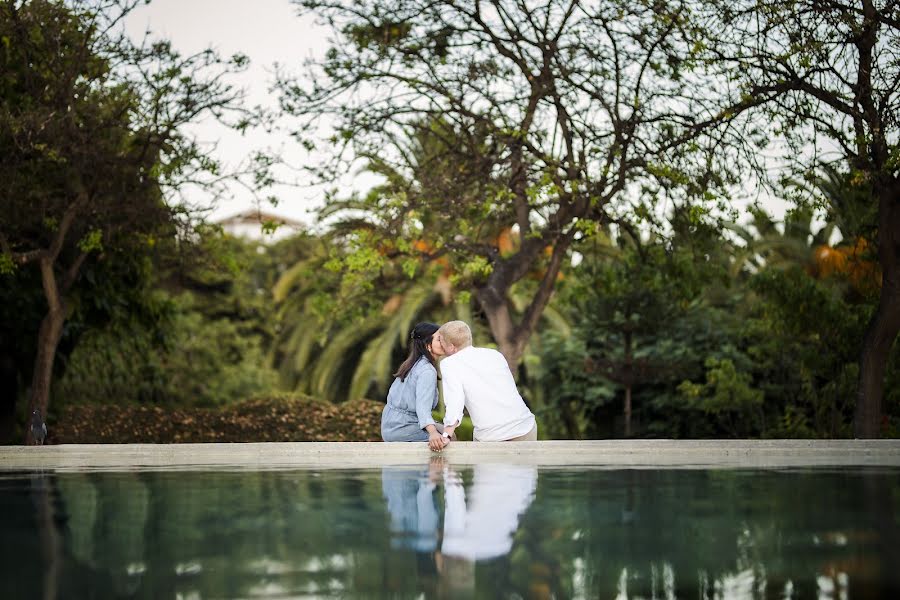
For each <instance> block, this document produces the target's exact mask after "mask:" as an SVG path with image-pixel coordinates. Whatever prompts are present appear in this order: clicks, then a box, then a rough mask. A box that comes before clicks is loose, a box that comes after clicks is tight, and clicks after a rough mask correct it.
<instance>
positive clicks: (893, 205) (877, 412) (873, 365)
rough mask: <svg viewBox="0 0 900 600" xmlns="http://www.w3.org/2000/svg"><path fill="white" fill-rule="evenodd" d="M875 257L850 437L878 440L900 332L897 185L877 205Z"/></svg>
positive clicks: (899, 202) (899, 197)
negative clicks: (873, 299) (877, 287)
mask: <svg viewBox="0 0 900 600" xmlns="http://www.w3.org/2000/svg"><path fill="white" fill-rule="evenodd" d="M878 258H879V262H880V263H881V295H880V298H879V301H878V310H877V311H875V314H874V315H873V316H872V320H871V321H870V322H869V327H868V329H867V330H866V335H865V337H864V338H863V345H862V352H861V353H860V358H859V389H858V392H857V396H856V414H855V415H854V418H853V434H854V435H855V436H856V437H858V438H877V437H880V434H881V403H882V398H883V395H884V376H885V371H886V369H887V361H888V358H889V357H890V353H891V347H892V346H893V345H894V341H895V340H896V339H897V334H898V332H900V183H897V182H894V185H893V186H890V187H889V188H887V189H886V190H885V191H884V192H883V193H882V197H881V199H880V202H879V215H878Z"/></svg>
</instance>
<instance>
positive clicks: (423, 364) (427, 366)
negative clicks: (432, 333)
mask: <svg viewBox="0 0 900 600" xmlns="http://www.w3.org/2000/svg"><path fill="white" fill-rule="evenodd" d="M411 372H412V373H415V374H416V375H419V374H421V373H434V374H435V375H437V369H435V368H434V365H433V364H431V361H430V360H428V359H427V358H425V357H424V356H422V357H420V358H419V360H417V361H416V364H414V365H413V368H412V369H411Z"/></svg>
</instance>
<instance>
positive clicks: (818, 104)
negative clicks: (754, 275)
mask: <svg viewBox="0 0 900 600" xmlns="http://www.w3.org/2000/svg"><path fill="white" fill-rule="evenodd" d="M708 7H709V9H710V11H711V12H709V13H707V15H706V16H707V17H709V20H708V21H707V22H708V23H709V24H710V41H709V42H708V48H707V50H708V54H707V57H706V58H707V60H708V61H709V64H711V65H714V68H716V69H720V72H723V73H725V74H726V76H727V77H728V78H729V80H730V81H731V82H733V83H734V84H735V85H734V86H732V88H731V89H733V91H734V93H735V94H736V95H740V96H741V97H747V98H754V99H756V100H757V101H762V104H763V105H764V108H765V109H766V110H765V114H766V115H767V117H769V118H771V119H772V120H773V121H774V122H775V123H776V128H777V129H776V131H775V133H778V132H781V133H783V134H784V138H785V140H786V142H787V144H788V148H789V150H790V151H791V157H792V159H793V161H792V162H793V165H794V166H795V167H796V168H797V169H798V170H801V171H804V170H812V168H816V167H818V165H819V163H820V161H822V159H823V158H825V159H827V158H828V157H829V155H830V156H831V157H835V156H837V157H838V158H839V159H840V160H846V161H847V162H848V163H849V164H850V166H851V168H852V177H853V178H854V179H856V180H858V181H859V183H860V184H864V185H865V186H867V187H868V188H869V190H870V195H869V198H870V202H871V204H872V205H874V206H877V217H876V220H875V223H873V225H875V228H876V229H877V234H876V236H875V239H874V240H873V241H874V242H875V246H876V247H877V254H878V260H879V263H880V265H881V271H882V285H881V292H880V299H879V303H878V307H877V309H876V310H875V312H874V314H873V315H872V318H871V321H870V323H869V327H868V329H867V331H866V333H865V336H864V338H863V340H862V344H861V350H860V357H859V386H858V392H857V404H856V416H855V420H854V423H855V425H854V433H855V435H856V436H857V437H878V436H879V435H880V431H881V427H882V422H881V420H882V399H883V395H884V381H885V369H886V366H887V361H888V357H889V356H890V352H891V347H892V345H893V344H894V341H895V340H896V338H897V334H898V332H900V171H898V168H900V162H898V160H897V157H898V152H900V148H898V139H900V137H898V134H900V130H898V120H897V112H898V109H900V106H898V102H900V86H898V83H900V69H898V63H897V61H896V52H895V48H896V45H897V43H898V39H900V5H898V3H897V2H893V1H878V0H853V1H848V2H815V1H812V0H800V1H796V0H790V1H787V0H747V1H745V2H737V3H735V2H730V1H729V2H722V3H718V2H717V3H710V4H709V5H708Z"/></svg>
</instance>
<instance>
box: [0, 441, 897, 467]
mask: <svg viewBox="0 0 900 600" xmlns="http://www.w3.org/2000/svg"><path fill="white" fill-rule="evenodd" d="M431 457H441V458H443V459H444V460H447V461H448V462H450V463H452V464H454V465H456V464H459V465H468V464H476V463H511V464H531V465H537V466H547V467H565V466H573V467H595V468H610V469H617V468H703V469H709V468H788V467H900V440H598V441H538V442H518V443H496V442H495V443H488V442H453V443H452V444H451V445H450V446H449V447H448V448H447V449H445V450H444V451H443V452H442V453H433V452H431V451H429V450H428V447H427V445H426V444H424V443H409V444H407V443H382V442H273V443H244V444H64V445H59V446H40V447H26V446H5V447H0V471H7V472H9V471H31V470H54V471H69V470H111V471H116V470H134V469H153V470H156V469H180V470H199V469H210V468H234V469H247V468H250V469H270V468H275V469H290V468H371V467H381V466H385V465H421V464H423V463H424V462H427V461H429V460H430V459H431Z"/></svg>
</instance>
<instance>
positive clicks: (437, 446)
mask: <svg viewBox="0 0 900 600" xmlns="http://www.w3.org/2000/svg"><path fill="white" fill-rule="evenodd" d="M449 441H450V440H447V439H446V438H445V437H444V436H442V435H441V434H440V433H438V432H437V430H435V431H429V432H428V447H429V448H431V451H432V452H440V451H441V450H443V449H444V446H446V445H447V442H449Z"/></svg>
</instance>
